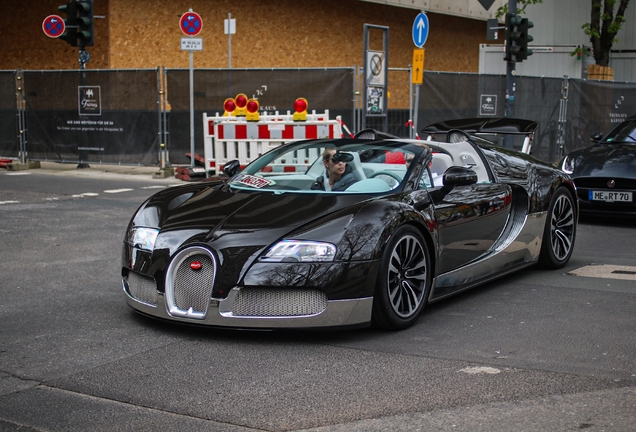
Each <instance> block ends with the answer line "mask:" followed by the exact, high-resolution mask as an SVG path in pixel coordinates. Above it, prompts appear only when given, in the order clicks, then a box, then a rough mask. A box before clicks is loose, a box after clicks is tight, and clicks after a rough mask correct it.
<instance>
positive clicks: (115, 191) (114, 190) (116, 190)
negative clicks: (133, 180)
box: [104, 189, 134, 194]
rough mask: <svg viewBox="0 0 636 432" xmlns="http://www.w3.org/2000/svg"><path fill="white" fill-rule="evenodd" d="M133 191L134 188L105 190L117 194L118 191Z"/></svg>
mask: <svg viewBox="0 0 636 432" xmlns="http://www.w3.org/2000/svg"><path fill="white" fill-rule="evenodd" d="M131 191H134V189H109V190H105V191H104V193H108V194H116V193H122V192H131Z"/></svg>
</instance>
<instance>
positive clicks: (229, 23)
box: [227, 13, 232, 69]
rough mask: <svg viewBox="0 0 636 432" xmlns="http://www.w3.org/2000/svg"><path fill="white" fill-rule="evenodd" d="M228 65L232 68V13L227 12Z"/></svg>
mask: <svg viewBox="0 0 636 432" xmlns="http://www.w3.org/2000/svg"><path fill="white" fill-rule="evenodd" d="M227 67H228V69H232V14H231V13H228V14H227Z"/></svg>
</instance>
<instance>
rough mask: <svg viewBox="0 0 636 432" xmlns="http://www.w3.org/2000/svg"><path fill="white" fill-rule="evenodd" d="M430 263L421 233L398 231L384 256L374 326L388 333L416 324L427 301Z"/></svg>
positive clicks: (407, 228)
mask: <svg viewBox="0 0 636 432" xmlns="http://www.w3.org/2000/svg"><path fill="white" fill-rule="evenodd" d="M430 289H431V260H430V256H429V252H428V248H427V247H426V242H425V240H424V238H423V237H422V234H420V232H419V231H418V230H417V229H415V228H413V227H411V226H408V225H405V226H402V227H400V228H398V229H397V230H396V231H395V233H394V234H393V235H392V236H391V240H390V241H389V243H388V244H387V246H386V248H385V250H384V253H383V254H382V262H381V263H380V269H379V272H378V279H377V282H376V288H375V295H374V297H373V318H372V319H373V324H374V325H376V326H378V327H381V328H384V329H388V330H401V329H405V328H407V327H410V326H411V325H413V323H414V322H415V321H416V320H417V319H418V317H419V315H420V312H421V311H422V309H423V308H424V305H425V304H426V301H427V300H428V294H429V291H430Z"/></svg>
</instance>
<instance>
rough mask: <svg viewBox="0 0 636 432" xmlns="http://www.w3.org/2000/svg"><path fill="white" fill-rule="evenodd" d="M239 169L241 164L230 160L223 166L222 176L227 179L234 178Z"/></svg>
mask: <svg viewBox="0 0 636 432" xmlns="http://www.w3.org/2000/svg"><path fill="white" fill-rule="evenodd" d="M240 169H241V163H240V162H239V161H237V160H232V161H229V162H228V163H226V164H225V165H223V174H225V175H226V176H228V177H234V175H235V174H236V173H237V172H239V170H240Z"/></svg>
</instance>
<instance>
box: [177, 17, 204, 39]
mask: <svg viewBox="0 0 636 432" xmlns="http://www.w3.org/2000/svg"><path fill="white" fill-rule="evenodd" d="M202 27H203V20H202V19H201V16H200V15H199V14H198V13H196V12H192V11H190V12H186V13H184V14H183V15H181V19H180V20H179V28H181V31H182V32H183V34H184V35H186V36H196V35H198V34H199V32H200V31H201V28H202Z"/></svg>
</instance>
